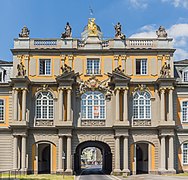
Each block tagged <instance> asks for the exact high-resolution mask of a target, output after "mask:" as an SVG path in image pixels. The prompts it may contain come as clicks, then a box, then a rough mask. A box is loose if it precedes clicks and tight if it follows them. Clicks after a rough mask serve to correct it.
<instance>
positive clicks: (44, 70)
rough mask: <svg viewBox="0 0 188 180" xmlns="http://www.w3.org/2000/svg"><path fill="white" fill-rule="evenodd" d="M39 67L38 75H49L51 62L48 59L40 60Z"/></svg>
mask: <svg viewBox="0 0 188 180" xmlns="http://www.w3.org/2000/svg"><path fill="white" fill-rule="evenodd" d="M39 66H40V69H39V74H40V75H50V74H51V60H50V59H40V60H39Z"/></svg>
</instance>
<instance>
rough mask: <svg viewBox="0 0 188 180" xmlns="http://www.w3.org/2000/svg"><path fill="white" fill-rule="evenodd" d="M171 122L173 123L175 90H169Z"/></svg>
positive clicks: (169, 118)
mask: <svg viewBox="0 0 188 180" xmlns="http://www.w3.org/2000/svg"><path fill="white" fill-rule="evenodd" d="M168 120H169V121H173V89H170V90H169V116H168Z"/></svg>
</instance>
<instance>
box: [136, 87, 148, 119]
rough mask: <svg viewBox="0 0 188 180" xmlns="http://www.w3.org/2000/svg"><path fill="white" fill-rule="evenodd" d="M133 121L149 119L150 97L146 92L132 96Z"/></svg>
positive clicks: (138, 92) (139, 92)
mask: <svg viewBox="0 0 188 180" xmlns="http://www.w3.org/2000/svg"><path fill="white" fill-rule="evenodd" d="M133 117H134V119H151V95H150V93H149V92H147V91H137V92H136V93H135V94H134V96H133Z"/></svg>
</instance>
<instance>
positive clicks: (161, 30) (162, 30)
mask: <svg viewBox="0 0 188 180" xmlns="http://www.w3.org/2000/svg"><path fill="white" fill-rule="evenodd" d="M156 34H157V37H158V38H166V37H167V32H166V30H165V28H164V27H163V26H160V27H159V29H158V30H157V31H156Z"/></svg>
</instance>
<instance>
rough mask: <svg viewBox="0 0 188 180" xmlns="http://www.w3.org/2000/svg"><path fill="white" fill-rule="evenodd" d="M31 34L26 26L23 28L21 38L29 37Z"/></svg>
mask: <svg viewBox="0 0 188 180" xmlns="http://www.w3.org/2000/svg"><path fill="white" fill-rule="evenodd" d="M29 33H30V31H29V29H28V28H27V27H26V26H24V27H23V28H22V31H21V33H20V34H19V37H29Z"/></svg>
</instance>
